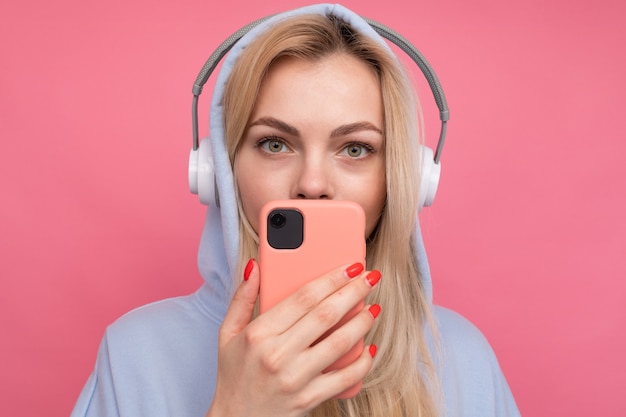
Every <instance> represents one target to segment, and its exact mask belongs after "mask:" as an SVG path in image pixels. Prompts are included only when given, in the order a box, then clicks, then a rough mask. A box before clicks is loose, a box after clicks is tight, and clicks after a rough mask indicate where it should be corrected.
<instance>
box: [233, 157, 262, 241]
mask: <svg viewBox="0 0 626 417" xmlns="http://www.w3.org/2000/svg"><path fill="white" fill-rule="evenodd" d="M240 166H245V163H243V164H242V163H235V177H236V182H237V190H238V192H239V199H240V200H241V205H242V207H243V212H244V214H245V216H246V218H247V219H248V222H249V223H250V225H251V226H252V228H253V229H254V230H255V231H258V228H257V226H258V216H259V212H260V210H261V206H262V202H261V201H260V198H259V197H260V196H261V195H262V194H263V193H262V192H260V191H261V190H260V188H259V187H260V186H261V184H259V183H260V182H261V181H260V176H255V175H252V174H251V173H250V172H249V171H250V170H246V169H243V170H242V169H240V168H239V167H240ZM255 190H256V192H255Z"/></svg>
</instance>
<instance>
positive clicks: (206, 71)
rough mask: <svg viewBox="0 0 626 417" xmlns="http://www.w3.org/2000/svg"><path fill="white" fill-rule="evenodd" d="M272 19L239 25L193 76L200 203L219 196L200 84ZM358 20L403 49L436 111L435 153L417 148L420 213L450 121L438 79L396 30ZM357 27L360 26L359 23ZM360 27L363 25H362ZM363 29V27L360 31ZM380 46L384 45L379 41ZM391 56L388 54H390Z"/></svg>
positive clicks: (195, 182)
mask: <svg viewBox="0 0 626 417" xmlns="http://www.w3.org/2000/svg"><path fill="white" fill-rule="evenodd" d="M273 16H274V15H272V16H267V17H264V18H261V19H258V20H255V21H254V22H251V23H248V24H247V25H245V26H243V27H242V28H241V29H239V30H238V31H237V32H235V33H233V34H232V35H230V36H229V37H228V38H227V39H226V40H224V41H223V42H222V43H221V44H220V45H219V46H218V47H217V49H216V50H215V51H214V52H213V53H212V54H211V56H210V57H209V59H207V61H206V62H205V63H204V65H203V66H202V69H201V70H200V73H199V74H198V76H197V77H196V80H195V82H194V84H193V89H192V93H193V100H192V113H191V119H192V132H193V148H192V150H191V153H190V155H189V188H190V190H191V192H192V193H194V194H198V197H199V198H200V201H201V202H202V203H203V204H209V205H210V204H215V205H216V206H217V207H219V196H218V192H217V177H216V176H215V174H214V165H213V157H212V155H211V154H212V151H211V149H210V145H209V144H208V141H206V140H203V141H202V143H200V140H199V133H198V99H199V97H200V94H201V93H202V89H203V87H204V84H205V83H206V82H207V81H208V79H209V77H210V76H211V74H212V73H213V71H214V70H215V68H216V67H217V65H218V64H219V63H220V61H221V60H222V58H224V56H225V55H226V54H227V53H228V52H229V51H230V50H231V49H232V48H233V46H234V45H235V44H236V43H237V42H239V40H241V38H242V37H244V36H245V35H246V34H247V33H248V32H250V31H251V30H252V29H254V28H255V27H257V26H258V25H259V24H261V23H263V22H265V21H266V20H268V19H270V18H271V17H273ZM361 19H362V20H363V21H364V22H365V23H366V25H369V26H370V27H371V28H372V29H373V30H374V31H375V32H376V33H377V34H378V35H380V36H381V37H383V38H384V39H387V40H388V41H389V42H391V43H393V44H394V45H396V46H397V47H398V48H400V49H401V50H403V51H404V52H405V53H406V54H407V55H408V56H409V57H410V58H411V60H413V62H414V63H415V64H416V65H417V66H418V68H419V69H420V70H421V72H422V74H423V75H424V77H425V78H426V80H427V81H428V85H429V86H430V89H431V92H432V94H433V97H434V99H435V102H436V103H437V107H438V108H439V120H440V121H441V130H440V132H439V140H438V142H437V147H436V150H435V152H433V151H432V150H431V149H430V148H428V147H427V146H421V145H420V146H419V148H420V157H421V162H422V163H421V174H420V184H419V190H420V192H419V196H418V209H419V210H421V208H422V207H424V206H430V205H431V204H432V202H433V200H434V198H435V194H436V192H437V188H438V184H439V177H440V173H441V165H440V164H439V160H440V158H441V151H442V149H443V145H444V142H445V137H446V127H447V122H448V119H449V118H450V112H449V110H448V104H447V102H446V97H445V94H444V92H443V89H442V88H441V84H440V83H439V79H438V78H437V76H436V75H435V72H434V71H433V70H432V68H431V67H430V65H429V64H428V62H427V61H426V59H425V58H424V56H423V55H422V54H421V53H420V52H419V51H418V50H417V48H415V46H413V45H412V44H411V42H409V41H408V40H407V39H406V38H404V37H403V36H402V35H400V34H399V33H397V32H396V31H394V30H392V29H390V28H388V27H387V26H385V25H383V24H381V23H378V22H376V21H374V20H371V19H368V18H363V17H361ZM359 25H361V23H359ZM366 25H364V26H366ZM361 29H365V28H361ZM383 43H384V42H383ZM390 53H392V52H390Z"/></svg>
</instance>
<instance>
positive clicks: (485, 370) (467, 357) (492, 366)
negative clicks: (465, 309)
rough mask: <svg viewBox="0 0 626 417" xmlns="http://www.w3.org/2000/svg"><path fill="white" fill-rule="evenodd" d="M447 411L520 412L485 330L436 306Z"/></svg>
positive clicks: (502, 415)
mask: <svg viewBox="0 0 626 417" xmlns="http://www.w3.org/2000/svg"><path fill="white" fill-rule="evenodd" d="M434 311H435V319H436V320H437V325H438V330H439V341H440V347H439V348H440V350H439V358H438V363H439V364H440V365H439V367H440V369H439V372H440V377H441V385H442V390H443V396H444V403H445V410H444V415H446V416H450V417H452V416H454V417H509V416H511V417H515V416H520V413H519V410H518V408H517V405H516V404H515V399H514V398H513V395H512V393H511V390H510V389H509V386H508V384H507V381H506V379H505V377H504V375H503V374H502V370H501V369H500V365H499V364H498V360H497V358H496V356H495V354H494V352H493V349H492V348H491V346H490V345H489V343H488V342H487V340H486V339H485V337H484V336H483V334H482V333H481V332H480V331H479V330H478V329H477V328H476V327H475V326H474V325H473V324H472V323H470V322H469V321H468V320H467V319H465V318H464V317H462V316H461V315H459V314H458V313H455V312H454V311H451V310H448V309H445V308H442V307H435V309H434Z"/></svg>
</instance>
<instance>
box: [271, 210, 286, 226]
mask: <svg viewBox="0 0 626 417" xmlns="http://www.w3.org/2000/svg"><path fill="white" fill-rule="evenodd" d="M285 223H287V218H286V217H285V215H284V214H283V213H280V212H276V213H273V214H272V215H271V216H270V224H271V225H272V227H275V228H276V229H280V228H281V227H283V226H284V225H285Z"/></svg>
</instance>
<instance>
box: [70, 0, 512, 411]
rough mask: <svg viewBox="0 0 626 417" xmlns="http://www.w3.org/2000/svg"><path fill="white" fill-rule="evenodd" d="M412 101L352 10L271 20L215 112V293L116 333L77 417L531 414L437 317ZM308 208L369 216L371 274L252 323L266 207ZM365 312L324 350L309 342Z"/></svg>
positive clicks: (153, 312) (210, 259)
mask: <svg viewBox="0 0 626 417" xmlns="http://www.w3.org/2000/svg"><path fill="white" fill-rule="evenodd" d="M410 91H411V89H410V86H409V83H408V82H407V80H406V76H405V74H404V72H403V71H402V69H401V66H400V65H399V64H398V62H397V60H396V58H395V57H394V56H393V54H392V53H391V52H390V51H389V49H388V48H387V47H386V46H385V44H384V42H383V41H382V40H381V39H380V38H379V37H378V36H377V35H376V34H375V33H374V32H373V31H372V30H371V28H369V26H368V25H367V23H365V22H364V21H363V20H362V19H360V18H359V17H358V16H357V15H355V14H353V13H352V12H350V11H349V10H347V9H345V8H343V7H341V6H331V5H319V6H312V7H307V8H304V9H299V10H296V11H292V12H290V13H287V14H283V15H280V16H277V17H274V18H272V19H271V20H270V21H267V22H265V23H264V24H262V25H260V26H259V27H257V28H255V29H254V30H252V31H251V32H250V33H249V34H248V35H246V37H245V38H244V39H242V40H241V41H240V42H239V43H237V45H236V46H235V47H234V48H233V50H232V51H231V54H230V55H229V56H228V57H227V59H226V61H225V62H224V65H223V69H222V71H221V73H220V75H219V78H218V80H217V82H216V89H215V92H214V96H213V103H212V108H211V145H212V148H213V152H214V154H215V171H216V183H217V188H218V191H219V201H220V207H219V210H218V209H217V208H216V207H210V208H209V210H208V214H207V221H206V225H205V230H204V233H203V237H202V242H201V245H200V253H199V266H200V270H201V272H202V275H203V277H204V278H205V281H206V282H205V285H203V287H202V288H201V289H200V290H198V292H197V293H195V294H194V295H192V296H189V297H182V298H176V299H171V300H165V301H162V302H160V303H156V304H152V305H148V306H145V307H142V308H140V309H138V310H136V311H134V312H131V313H129V314H128V315H126V316H124V317H123V318H121V319H120V320H118V321H117V322H116V323H115V324H113V325H112V326H110V327H109V328H108V329H107V333H106V335H105V338H104V340H103V343H102V345H101V348H100V352H99V358H98V363H97V365H96V370H95V371H94V373H93V374H92V376H91V378H90V380H89V381H88V384H87V386H86V387H85V389H84V391H83V393H82V395H81V398H80V399H79V402H78V404H77V405H76V408H75V410H74V415H76V416H79V415H133V416H137V415H150V416H155V415H176V416H199V415H204V414H205V413H206V415H207V416H225V415H227V416H231V417H234V416H239V415H241V416H249V415H255V416H263V415H269V416H304V415H315V416H318V415H319V416H339V415H349V416H362V415H371V416H414V415H423V416H435V415H443V414H446V415H449V416H457V415H470V416H473V415H477V416H478V415H480V416H489V415H517V414H518V413H517V409H516V407H515V403H514V401H513V398H512V396H511V394H510V391H509V389H508V386H507V384H506V381H505V380H504V378H503V376H502V374H501V372H500V370H499V367H498V365H497V361H496V360H495V357H494V356H493V353H492V351H491V349H490V347H489V345H488V344H487V343H486V341H485V340H484V338H483V337H482V336H481V335H480V333H479V332H478V331H477V330H476V329H475V328H474V327H473V326H472V325H471V324H469V323H468V322H466V321H465V320H464V319H462V318H461V317H459V316H458V315H456V314H454V313H452V312H450V311H447V310H443V309H440V308H436V307H434V306H432V304H431V297H430V279H429V274H428V269H427V265H426V259H425V257H424V254H423V247H422V243H421V237H420V234H419V227H418V224H417V220H416V213H417V211H418V206H417V201H418V191H419V190H417V187H416V186H415V184H418V183H419V181H418V179H419V178H418V175H419V169H418V163H417V162H418V151H417V145H418V141H417V134H416V131H417V127H418V125H417V122H416V117H415V115H416V114H417V113H416V109H415V105H414V100H413V98H412V96H411V95H410ZM298 198H306V199H338V200H352V201H356V202H357V203H359V204H360V205H361V206H362V207H363V209H364V211H365V213H366V238H367V241H368V244H367V266H368V268H369V270H368V271H364V270H363V267H362V265H359V264H358V263H357V264H355V265H351V266H348V265H346V266H344V267H342V268H339V269H337V270H334V271H332V272H330V273H329V274H326V275H324V276H322V277H320V278H318V279H317V280H315V281H313V282H312V283H311V284H309V285H307V286H306V287H304V288H303V289H301V290H299V292H298V293H296V294H294V295H293V296H291V297H288V298H287V299H286V300H284V301H283V302H282V303H280V304H278V305H277V306H276V307H274V308H273V309H270V310H269V311H267V312H265V313H263V314H261V315H259V316H258V317H255V318H254V319H253V317H254V315H255V314H254V304H255V302H256V299H257V296H258V288H259V274H258V266H257V265H256V263H255V261H254V260H253V259H254V258H256V256H257V242H258V238H257V231H258V214H259V211H260V208H261V206H262V205H263V204H265V203H266V202H268V201H271V200H276V199H298ZM231 271H232V272H231ZM233 272H234V273H233ZM381 276H382V278H381ZM239 277H243V278H244V279H243V282H239V281H241V278H239ZM234 281H236V282H235V284H233V282H234ZM232 288H236V289H235V291H234V296H232V293H233V290H232ZM231 297H232V301H230V300H231ZM303 300H305V301H306V302H304V303H303V302H302V301H303ZM362 300H365V307H364V308H363V309H362V311H360V312H359V313H358V314H357V315H356V316H355V318H354V319H352V320H350V321H349V322H347V323H346V324H344V325H343V326H341V327H340V328H339V329H338V330H336V331H335V332H333V333H332V334H331V335H330V336H329V337H328V338H327V339H325V341H324V342H321V343H318V344H316V345H314V346H309V345H308V344H304V345H303V344H302V343H299V341H300V340H301V339H302V335H303V334H306V335H307V336H309V337H313V338H317V337H318V336H321V335H322V334H323V333H325V331H326V330H327V329H328V328H330V327H331V326H332V324H334V321H333V319H330V320H329V319H328V318H327V316H328V315H329V314H330V315H331V316H332V317H341V316H342V315H343V313H345V312H346V311H347V310H349V309H350V308H352V306H353V305H356V304H357V303H358V302H359V301H362ZM381 310H382V312H381ZM329 312H330V313H329ZM325 317H326V318H325ZM331 322H332V323H331ZM218 328H220V330H219V332H218ZM435 329H436V331H434V330H435ZM218 333H219V340H218ZM434 334H437V335H438V337H433V335H434ZM311 335H312V336H311ZM363 337H365V341H366V344H367V345H368V348H367V349H365V350H364V352H363V354H362V355H361V356H360V357H359V358H358V359H357V360H356V361H355V362H353V363H352V364H350V365H348V366H346V367H345V368H343V369H340V370H338V371H336V372H333V373H329V374H325V373H322V370H324V369H325V368H326V367H327V366H328V365H329V364H331V363H333V362H334V361H335V360H336V359H337V358H339V357H340V356H341V355H342V353H343V352H341V351H340V350H338V349H332V347H333V346H351V345H352V344H354V343H355V342H356V341H358V340H359V339H360V338H363ZM437 346H439V347H440V348H439V349H438V348H437ZM361 380H363V388H362V390H361V392H360V393H359V394H358V395H356V396H355V397H354V398H350V399H346V400H338V399H335V397H336V396H337V395H338V394H340V393H342V392H344V391H345V390H346V389H347V388H349V387H351V386H353V385H354V384H356V383H358V382H359V381H361ZM207 410H208V411H207Z"/></svg>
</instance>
